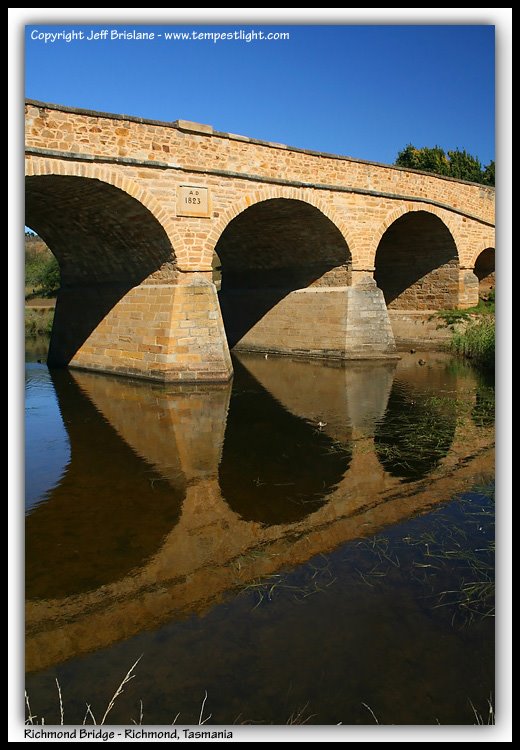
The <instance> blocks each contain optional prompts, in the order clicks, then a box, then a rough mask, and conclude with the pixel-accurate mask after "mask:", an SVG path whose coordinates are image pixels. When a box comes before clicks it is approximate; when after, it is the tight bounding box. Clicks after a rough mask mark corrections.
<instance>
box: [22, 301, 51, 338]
mask: <svg viewBox="0 0 520 750" xmlns="http://www.w3.org/2000/svg"><path fill="white" fill-rule="evenodd" d="M53 320H54V310H53V309H52V308H49V309H48V310H47V309H46V310H31V309H30V308H26V309H25V337H26V338H35V337H36V336H50V334H51V331H52V322H53Z"/></svg>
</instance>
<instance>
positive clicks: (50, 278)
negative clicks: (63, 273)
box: [40, 255, 60, 297]
mask: <svg viewBox="0 0 520 750" xmlns="http://www.w3.org/2000/svg"><path fill="white" fill-rule="evenodd" d="M40 286H41V290H42V292H43V294H44V295H45V296H46V297H53V296H54V295H55V294H56V293H57V291H58V289H59V288H60V267H59V265H58V261H57V260H56V258H55V257H54V255H53V256H52V257H51V258H50V259H49V260H48V261H47V263H46V264H45V267H44V269H43V271H42V273H41V276H40Z"/></svg>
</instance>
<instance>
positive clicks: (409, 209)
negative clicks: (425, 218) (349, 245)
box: [369, 203, 462, 265]
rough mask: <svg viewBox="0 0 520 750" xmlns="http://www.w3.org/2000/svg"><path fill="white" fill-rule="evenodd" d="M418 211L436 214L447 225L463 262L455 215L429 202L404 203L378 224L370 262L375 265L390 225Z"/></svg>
mask: <svg viewBox="0 0 520 750" xmlns="http://www.w3.org/2000/svg"><path fill="white" fill-rule="evenodd" d="M417 211H424V212H425V213H429V214H434V216H437V217H438V218H439V219H440V220H441V221H442V222H443V224H445V225H446V228H447V229H448V231H449V232H450V234H451V236H452V238H453V242H454V243H455V246H456V247H457V253H458V255H459V261H460V262H461V263H462V259H461V257H460V244H461V243H460V242H459V241H458V238H457V236H458V231H457V227H456V224H455V221H454V220H453V217H452V216H450V215H449V213H448V212H447V211H445V210H443V209H441V208H437V207H436V206H430V205H428V204H427V203H404V204H403V203H402V204H400V205H399V206H397V208H394V209H393V211H390V212H389V213H388V214H387V215H386V217H385V219H384V221H382V222H381V224H380V225H379V226H378V228H377V230H376V232H375V233H374V235H373V238H372V242H371V250H370V256H369V257H370V264H372V265H375V258H376V252H377V248H378V246H379V243H380V242H381V239H382V237H383V235H384V233H385V232H386V230H387V229H389V227H391V225H392V224H393V223H394V222H395V221H397V219H400V218H401V216H404V215H405V214H409V213H413V212H417Z"/></svg>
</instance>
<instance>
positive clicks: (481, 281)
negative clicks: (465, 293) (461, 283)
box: [474, 247, 495, 296]
mask: <svg viewBox="0 0 520 750" xmlns="http://www.w3.org/2000/svg"><path fill="white" fill-rule="evenodd" d="M474 273H475V276H476V277H477V279H478V290H479V295H481V296H487V295H488V294H489V293H490V292H491V291H492V290H494V288H495V248H494V247H487V248H486V249H485V250H483V251H482V252H481V253H480V255H479V256H478V258H477V260H476V262H475V269H474Z"/></svg>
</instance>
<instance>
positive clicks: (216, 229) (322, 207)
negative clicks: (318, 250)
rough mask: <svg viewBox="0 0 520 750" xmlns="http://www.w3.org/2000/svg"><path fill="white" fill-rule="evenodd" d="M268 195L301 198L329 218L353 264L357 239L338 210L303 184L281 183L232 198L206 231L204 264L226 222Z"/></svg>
mask: <svg viewBox="0 0 520 750" xmlns="http://www.w3.org/2000/svg"><path fill="white" fill-rule="evenodd" d="M272 199H287V200H295V201H301V202H302V203H308V204H309V205H310V206H313V207H314V208H317V209H318V211H320V212H321V213H322V214H323V215H324V216H325V217H326V218H327V219H329V221H331V222H332V224H334V225H335V226H336V227H337V229H338V231H339V232H340V233H341V234H342V236H343V239H344V240H345V243H346V244H347V246H348V248H349V250H350V254H351V257H352V263H353V265H354V267H355V265H356V263H357V259H358V251H357V243H356V241H355V240H354V238H353V235H352V231H351V230H350V228H349V227H348V225H347V223H346V222H345V221H344V219H343V218H342V217H341V216H340V215H339V214H338V212H337V211H336V210H335V209H334V208H332V207H331V206H330V204H329V203H328V202H327V201H324V200H323V199H322V198H319V197H318V196H317V195H316V193H315V191H312V190H308V189H305V188H290V187H285V186H282V185H273V186H271V187H269V188H265V189H262V190H255V191H254V192H252V193H247V194H246V195H244V196H243V197H241V198H240V199H239V200H237V201H235V202H234V203H233V204H232V205H231V206H230V207H229V208H227V209H226V210H225V211H223V212H222V214H221V215H220V216H219V219H218V221H217V222H216V223H215V225H214V226H213V228H212V230H211V232H210V233H209V235H208V244H209V246H208V248H207V257H206V262H205V263H204V267H207V268H210V267H211V255H212V253H213V252H214V250H215V247H216V245H217V243H218V241H219V239H220V237H221V236H222V234H223V232H224V231H225V229H226V228H227V226H228V225H229V224H230V223H231V222H232V221H233V219H235V218H236V217H237V216H238V215H239V214H241V213H243V212H244V211H246V210H247V209H248V208H251V207H252V206H254V205H255V204H257V203H262V202H264V201H267V200H272Z"/></svg>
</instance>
